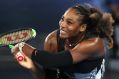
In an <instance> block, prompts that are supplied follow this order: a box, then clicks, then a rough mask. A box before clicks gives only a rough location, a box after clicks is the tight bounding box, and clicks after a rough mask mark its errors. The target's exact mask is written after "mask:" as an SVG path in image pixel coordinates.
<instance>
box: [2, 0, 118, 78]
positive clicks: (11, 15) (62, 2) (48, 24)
mask: <svg viewBox="0 0 119 79" xmlns="http://www.w3.org/2000/svg"><path fill="white" fill-rule="evenodd" d="M97 1H98V0H94V4H95V5H97V6H98V5H99V2H97ZM84 2H90V3H93V0H0V34H2V33H5V32H8V31H10V30H13V29H19V28H24V27H31V28H34V29H36V31H37V36H36V38H35V39H32V40H30V41H28V43H30V44H31V45H33V46H34V47H36V48H38V49H42V48H43V41H44V39H45V37H46V35H47V34H48V33H50V32H51V31H53V30H55V29H57V28H58V22H59V20H60V17H61V16H62V15H63V13H64V12H65V11H66V10H67V9H68V8H69V7H71V6H73V5H74V4H78V3H84ZM97 3H98V4H97ZM111 61H113V60H112V59H111V60H110V61H109V65H108V66H107V70H106V71H107V73H106V74H105V79H119V77H118V71H117V69H118V67H117V66H116V67H117V69H115V67H113V65H114V66H115V63H116V65H118V63H117V62H118V61H116V62H115V60H114V62H111ZM110 64H111V65H110ZM0 79H34V78H33V76H32V74H31V72H30V71H28V70H26V69H24V68H23V67H21V66H19V64H17V62H16V61H15V60H14V58H13V56H12V54H11V53H10V49H9V48H8V47H0Z"/></svg>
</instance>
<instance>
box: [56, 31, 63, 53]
mask: <svg viewBox="0 0 119 79" xmlns="http://www.w3.org/2000/svg"><path fill="white" fill-rule="evenodd" d="M59 34H60V30H57V45H58V46H57V47H58V52H59V51H62V50H64V40H63V39H61V38H60V36H59Z"/></svg>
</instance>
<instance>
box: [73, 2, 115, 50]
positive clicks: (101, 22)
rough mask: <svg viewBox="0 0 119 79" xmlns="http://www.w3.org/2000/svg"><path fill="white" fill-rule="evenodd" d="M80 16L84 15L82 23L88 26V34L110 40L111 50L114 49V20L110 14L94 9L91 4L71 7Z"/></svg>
mask: <svg viewBox="0 0 119 79" xmlns="http://www.w3.org/2000/svg"><path fill="white" fill-rule="evenodd" d="M71 8H72V9H75V10H76V11H77V13H78V14H80V15H83V19H82V23H84V24H86V25H87V28H86V32H94V33H96V34H97V35H98V36H99V37H101V38H106V39H107V40H108V42H109V43H108V45H109V47H110V48H112V47H113V40H112V37H111V36H112V34H113V31H112V30H113V26H112V24H113V23H114V20H113V18H112V16H111V14H110V13H103V12H101V11H100V10H98V9H96V8H94V7H92V6H91V5H90V4H83V5H79V4H78V5H76V6H73V7H71Z"/></svg>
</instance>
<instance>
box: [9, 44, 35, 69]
mask: <svg viewBox="0 0 119 79" xmlns="http://www.w3.org/2000/svg"><path fill="white" fill-rule="evenodd" d="M20 44H21V43H19V44H17V45H15V46H14V47H13V48H12V49H11V52H12V54H13V55H14V57H15V59H17V58H18V55H19V53H20V54H22V55H23V58H24V59H23V60H22V61H19V60H18V59H17V61H18V63H19V64H20V65H21V66H23V67H25V68H27V69H33V68H34V63H33V61H32V60H31V58H30V57H29V56H30V55H31V51H32V50H31V49H32V48H33V47H31V46H30V45H28V44H26V43H22V44H23V45H22V49H21V48H20ZM24 46H25V47H24ZM25 49H27V50H25ZM28 49H29V50H30V54H27V55H29V56H27V55H26V54H24V53H23V52H29V50H28ZM33 49H34V48H33ZM21 50H22V52H21Z"/></svg>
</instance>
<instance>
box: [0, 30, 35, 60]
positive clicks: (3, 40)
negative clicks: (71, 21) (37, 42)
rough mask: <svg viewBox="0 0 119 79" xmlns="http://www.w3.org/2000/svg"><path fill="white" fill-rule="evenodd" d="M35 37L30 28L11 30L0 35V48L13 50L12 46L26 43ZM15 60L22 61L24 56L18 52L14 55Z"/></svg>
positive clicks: (33, 31)
mask: <svg viewBox="0 0 119 79" xmlns="http://www.w3.org/2000/svg"><path fill="white" fill-rule="evenodd" d="M35 36H36V31H35V30H34V29H32V28H22V29H17V30H13V31H10V32H6V33H4V34H1V35H0V46H7V45H8V46H9V48H13V47H14V45H12V44H16V43H19V42H23V41H27V40H29V39H31V38H34V37H35ZM16 57H17V60H18V61H22V60H23V59H24V55H23V53H22V52H18V53H17V54H16Z"/></svg>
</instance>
